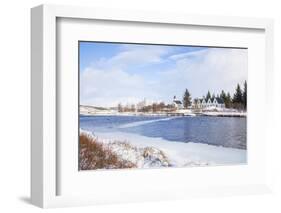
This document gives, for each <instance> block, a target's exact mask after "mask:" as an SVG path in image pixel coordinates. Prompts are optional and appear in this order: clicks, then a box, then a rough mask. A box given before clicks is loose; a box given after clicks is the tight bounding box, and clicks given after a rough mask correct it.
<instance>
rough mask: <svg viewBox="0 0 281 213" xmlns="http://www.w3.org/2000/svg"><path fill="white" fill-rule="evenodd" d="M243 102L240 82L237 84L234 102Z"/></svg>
mask: <svg viewBox="0 0 281 213" xmlns="http://www.w3.org/2000/svg"><path fill="white" fill-rule="evenodd" d="M242 102H243V94H242V90H241V87H240V85H239V84H237V87H236V90H235V93H234V95H233V103H235V104H242Z"/></svg>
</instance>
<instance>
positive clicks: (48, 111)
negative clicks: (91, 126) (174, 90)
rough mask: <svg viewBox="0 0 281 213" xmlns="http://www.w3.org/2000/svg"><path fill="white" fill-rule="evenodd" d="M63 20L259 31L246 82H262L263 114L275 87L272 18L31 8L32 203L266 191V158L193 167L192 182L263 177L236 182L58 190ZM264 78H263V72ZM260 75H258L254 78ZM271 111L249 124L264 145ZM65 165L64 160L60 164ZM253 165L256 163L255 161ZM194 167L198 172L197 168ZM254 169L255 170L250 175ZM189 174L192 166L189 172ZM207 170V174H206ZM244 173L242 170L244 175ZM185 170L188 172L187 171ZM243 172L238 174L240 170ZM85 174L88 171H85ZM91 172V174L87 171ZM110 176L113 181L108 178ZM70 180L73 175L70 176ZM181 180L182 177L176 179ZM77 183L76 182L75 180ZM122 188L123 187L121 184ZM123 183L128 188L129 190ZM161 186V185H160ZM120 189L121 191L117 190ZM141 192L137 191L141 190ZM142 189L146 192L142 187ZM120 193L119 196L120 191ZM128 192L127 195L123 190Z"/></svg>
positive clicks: (160, 172) (153, 172)
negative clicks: (257, 62) (257, 56)
mask: <svg viewBox="0 0 281 213" xmlns="http://www.w3.org/2000/svg"><path fill="white" fill-rule="evenodd" d="M60 18H63V19H69V20H74V19H79V20H88V21H91V20H100V21H118V25H122V23H123V22H124V23H125V22H130V23H136V24H137V23H144V24H145V23H148V24H149V23H152V24H154V25H155V26H156V25H159V26H160V25H161V26H166V27H167V28H169V27H170V28H171V27H173V26H199V27H202V28H212V29H216V28H217V29H224V30H227V31H230V32H232V31H234V30H257V31H259V32H262V38H261V40H259V41H258V42H261V41H262V42H265V44H264V49H263V50H264V52H263V53H262V54H261V55H263V56H262V60H261V61H263V62H264V63H263V62H262V63H263V64H262V65H264V66H262V68H260V69H261V72H260V76H261V78H260V79H259V80H256V79H255V78H253V76H251V75H250V76H249V81H251V82H253V85H254V84H255V82H256V83H257V81H263V82H264V85H265V87H262V88H261V92H262V93H263V94H264V105H262V106H261V107H260V108H259V110H261V111H259V112H265V111H262V110H264V107H267V108H268V109H270V108H271V107H272V106H273V104H274V100H273V96H272V95H271V94H270V91H272V90H273V78H274V75H273V74H274V73H273V21H272V20H271V19H257V18H240V17H239V18H238V17H216V16H203V15H187V14H173V13H171V14H166V13H163V14H162V13H152V12H146V11H122V10H111V9H99V8H85V7H74V6H54V5H41V6H38V7H35V8H32V10H31V27H32V29H31V43H32V45H31V57H32V62H31V65H32V66H31V69H32V70H31V73H32V74H31V98H32V102H31V201H32V203H33V204H34V205H37V206H40V207H43V208H47V207H61V206H75V205H91V204H100V203H116V202H139V201H145V200H165V199H182V198H188V197H198V196H199V197H202V196H215V195H216V196H222V195H241V194H253V193H264V192H270V184H271V182H270V180H271V173H270V170H269V168H270V165H269V163H270V161H265V162H264V164H263V165H262V166H261V168H256V170H251V168H250V166H249V167H241V168H240V166H237V167H236V168H234V167H231V168H228V167H226V168H223V167H221V168H215V167H213V168H209V169H208V170H209V171H208V172H207V170H206V169H205V171H202V169H204V168H198V169H197V168H193V171H191V172H195V173H196V174H195V175H194V176H193V177H192V178H193V179H192V180H195V179H196V178H198V179H200V178H199V175H200V174H202V175H206V174H209V175H214V176H212V177H217V175H218V174H220V172H226V173H228V172H229V173H231V172H235V171H236V170H237V171H238V172H243V171H244V170H245V172H246V173H249V175H250V176H249V177H254V176H255V175H261V174H262V175H261V176H262V177H261V178H257V181H253V183H252V184H251V183H250V181H245V182H243V181H237V182H234V181H232V182H231V180H230V181H229V182H227V181H226V182H224V183H222V184H214V185H211V184H210V185H208V183H206V184H205V185H202V187H200V186H199V184H196V183H194V184H193V185H194V187H191V186H190V185H181V186H179V185H175V184H167V188H165V189H163V188H161V186H163V184H164V183H161V184H162V185H161V184H159V185H158V188H157V187H156V188H152V191H151V192H149V193H148V194H145V191H138V189H136V190H135V191H134V190H133V189H124V191H122V190H121V191H116V190H117V188H116V190H115V191H112V192H109V191H108V190H107V191H106V193H102V191H101V190H102V189H100V188H99V189H98V190H100V191H98V194H97V193H96V195H91V194H88V193H85V194H83V193H84V192H81V193H79V194H60V193H59V192H58V191H59V190H58V189H59V188H60V187H59V186H58V185H59V184H62V183H61V181H63V179H60V175H59V174H60V172H61V169H62V168H61V166H59V162H58V161H59V159H60V156H59V155H60V153H59V152H58V149H59V146H58V144H57V140H58V132H57V117H58V111H57V108H58V99H57V98H58V96H57V92H58V91H57V88H58V87H59V84H60V83H61V82H60V81H59V80H58V79H57V69H58V65H57V50H58V43H57V36H58V24H57V23H58V20H59V19H60ZM263 75H264V76H265V77H266V78H265V79H263V78H262V76H263ZM257 78H258V77H257ZM272 118H273V114H272V113H271V111H270V110H267V111H266V112H265V113H264V116H262V118H259V119H260V120H255V121H262V124H261V125H260V126H258V124H255V123H256V122H251V123H250V124H251V126H252V127H251V128H261V127H264V129H265V132H264V133H261V134H262V138H263V139H264V141H263V142H262V147H263V148H265V147H268V146H270V131H271V125H272V122H271V121H272ZM261 150H262V148H261V149H257V150H256V151H253V152H255V153H254V154H255V155H256V156H257V157H260V158H261V159H262V160H265V159H268V154H269V153H266V152H265V151H264V152H263V151H261ZM62 165H63V164H62ZM255 166H256V165H255ZM187 169H188V168H182V169H174V170H169V172H167V171H168V170H146V171H143V170H142V171H134V172H131V173H130V175H131V176H130V175H129V176H130V178H136V177H138V176H141V177H143V178H144V179H146V178H147V177H148V176H149V175H155V177H156V176H157V177H164V178H171V179H172V178H175V177H176V176H180V175H184V174H185V172H186V171H187ZM196 170H197V171H196ZM210 170H213V171H215V170H217V172H218V174H211V173H210ZM253 171H255V172H254V173H253ZM114 172H115V173H114V174H115V175H116V176H118V178H119V179H122V178H123V177H124V175H125V176H126V175H128V174H129V173H128V171H126V170H125V171H114ZM188 172H189V174H191V173H190V170H188ZM205 172H207V173H205ZM246 173H245V174H246ZM111 174H112V173H103V176H101V177H100V178H101V179H102V178H104V177H105V179H107V180H110V179H112V178H113V177H114V176H113V177H112V175H111ZM186 174H187V173H186ZM241 174H242V173H241ZM83 175H84V176H87V173H84V174H83ZM88 175H89V174H88ZM112 180H113V179H112ZM71 181H74V179H73V180H72V179H70V181H69V182H70V183H71ZM179 182H181V181H179ZM73 184H74V185H75V182H73ZM124 187H125V188H126V186H124ZM129 187H130V185H129V186H127V188H129ZM159 187H160V188H159ZM118 190H120V189H118ZM139 190H140V189H139ZM144 190H147V189H146V188H145V187H144ZM120 193H122V195H120ZM126 193H127V194H126Z"/></svg>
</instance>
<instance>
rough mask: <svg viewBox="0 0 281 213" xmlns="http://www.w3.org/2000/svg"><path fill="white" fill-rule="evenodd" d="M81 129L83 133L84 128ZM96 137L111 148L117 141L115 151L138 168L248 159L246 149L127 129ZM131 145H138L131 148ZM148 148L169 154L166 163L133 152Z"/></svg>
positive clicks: (234, 162) (182, 165) (96, 134)
mask: <svg viewBox="0 0 281 213" xmlns="http://www.w3.org/2000/svg"><path fill="white" fill-rule="evenodd" d="M81 131H82V132H83V130H81ZM94 137H96V138H97V139H98V140H99V141H100V142H101V143H102V144H107V145H109V147H111V146H112V144H115V148H114V149H112V150H113V151H114V152H115V153H117V154H118V156H119V157H121V158H122V159H124V160H129V161H130V160H131V161H132V162H134V164H136V165H138V166H137V168H151V167H163V166H165V165H166V166H167V164H168V165H169V166H171V167H187V166H207V165H236V164H246V162H247V155H246V153H247V151H246V150H242V149H235V148H226V147H221V146H215V145H207V144H201V143H193V142H189V143H183V142H174V141H173V142H171V141H167V140H164V139H162V138H153V137H146V136H141V135H137V134H132V133H124V132H95V136H94ZM116 141H119V142H125V143H127V144H129V146H122V145H121V144H122V143H120V144H118V143H116ZM128 147H135V148H133V149H131V148H128ZM148 147H150V148H151V149H153V150H156V153H160V152H161V153H163V156H166V160H167V164H163V165H162V164H161V163H160V164H153V163H151V162H150V161H151V160H152V159H154V160H155V156H154V157H148V158H146V159H145V160H144V159H143V158H140V156H142V155H141V154H139V153H140V152H139V151H137V152H135V151H132V150H144V149H147V148H148ZM156 156H157V155H156ZM132 159H133V160H132ZM136 159H137V160H136ZM138 159H139V160H138ZM144 162H145V163H144ZM157 162H159V161H157ZM152 165H153V166H152ZM155 165H156V166H155Z"/></svg>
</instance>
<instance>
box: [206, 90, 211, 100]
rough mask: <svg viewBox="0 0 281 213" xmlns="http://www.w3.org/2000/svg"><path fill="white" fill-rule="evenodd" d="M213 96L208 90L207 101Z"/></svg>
mask: <svg viewBox="0 0 281 213" xmlns="http://www.w3.org/2000/svg"><path fill="white" fill-rule="evenodd" d="M210 98H211V93H210V91H208V93H207V95H206V101H208V100H209V99H210Z"/></svg>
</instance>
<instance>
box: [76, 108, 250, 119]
mask: <svg viewBox="0 0 281 213" xmlns="http://www.w3.org/2000/svg"><path fill="white" fill-rule="evenodd" d="M80 115H84V116H150V117H161V116H163V117H168V116H217V117H247V112H245V111H238V110H235V109H222V108H214V107H213V108H206V110H198V109H196V110H195V109H178V110H175V111H169V112H162V111H161V112H118V111H117V110H114V109H106V108H100V107H92V106H80Z"/></svg>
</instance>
